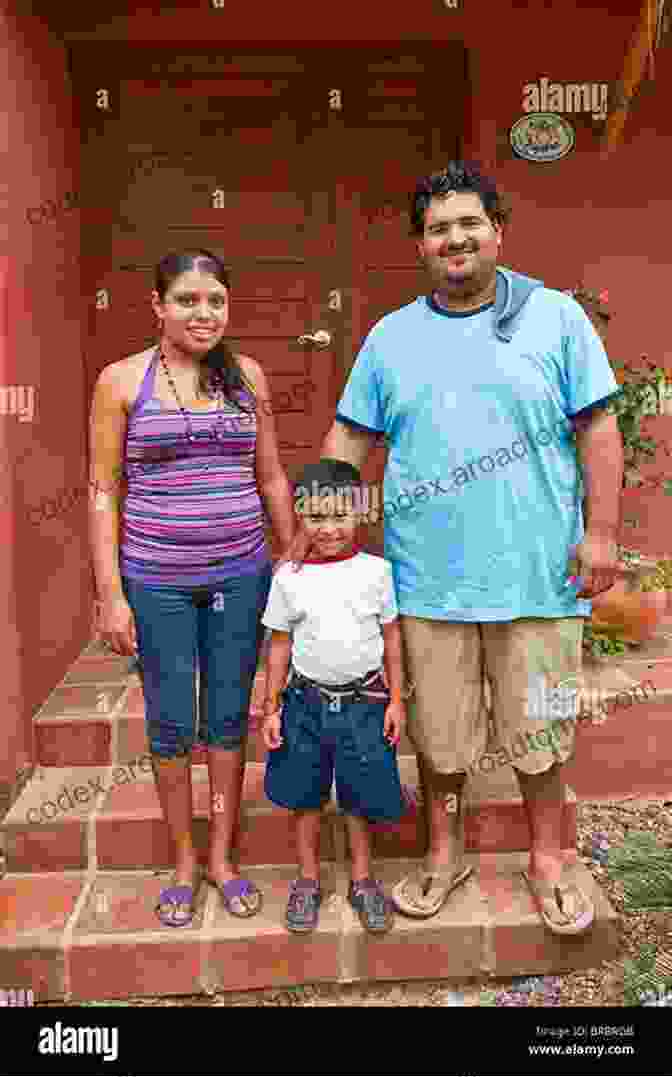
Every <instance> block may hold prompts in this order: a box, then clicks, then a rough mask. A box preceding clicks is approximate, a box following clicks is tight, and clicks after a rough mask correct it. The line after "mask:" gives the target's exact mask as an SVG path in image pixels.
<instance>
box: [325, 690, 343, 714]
mask: <svg viewBox="0 0 672 1077" xmlns="http://www.w3.org/2000/svg"><path fill="white" fill-rule="evenodd" d="M328 695H329V710H330V711H340V709H341V696H340V694H338V695H332V694H331V692H329V693H328Z"/></svg>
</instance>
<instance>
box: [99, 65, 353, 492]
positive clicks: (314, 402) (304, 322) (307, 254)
mask: <svg viewBox="0 0 672 1077" xmlns="http://www.w3.org/2000/svg"><path fill="white" fill-rule="evenodd" d="M299 91H300V86H299V85H298V84H297V83H292V82H291V80H289V79H281V78H259V77H257V78H254V77H243V78H234V77H231V78H224V79H212V80H208V79H200V80H197V81H193V82H192V80H184V79H175V78H174V79H172V80H170V79H165V78H164V79H137V78H128V79H125V80H124V79H121V80H120V82H119V84H118V110H117V115H115V116H111V117H109V122H108V123H107V125H106V131H105V134H104V137H103V138H99V139H98V151H99V153H100V150H101V148H102V149H104V154H105V156H104V159H103V160H101V157H100V156H98V157H97V159H96V167H97V169H98V175H99V177H100V178H99V181H98V189H99V190H101V191H102V190H104V191H105V196H106V197H107V198H108V199H109V200H110V201H111V203H112V205H113V206H114V207H115V210H116V216H115V219H114V220H113V221H110V220H109V219H104V220H103V221H102V222H99V223H98V227H97V228H96V227H95V219H94V233H95V234H96V236H97V237H98V238H99V239H100V240H102V242H103V246H105V244H106V243H107V252H106V255H105V262H106V264H105V263H101V259H100V250H99V249H98V250H97V251H96V252H95V254H94V256H95V257H97V259H98V262H99V273H98V276H97V284H96V289H97V291H98V293H99V296H100V295H101V294H102V291H103V290H104V292H105V295H104V296H102V303H103V304H104V303H105V301H107V302H108V304H109V305H108V306H107V307H106V306H104V305H99V306H98V307H97V308H96V310H95V313H94V316H93V325H92V333H91V340H90V346H89V356H90V362H89V368H90V370H89V372H90V377H91V379H92V380H95V377H96V376H97V374H98V372H99V370H101V369H102V368H103V367H104V366H105V365H107V364H108V363H110V362H113V361H115V360H117V359H119V358H121V357H122V356H124V355H129V354H131V353H133V352H136V351H140V350H142V349H143V348H146V347H148V346H149V345H150V344H151V343H152V342H154V341H155V340H156V322H155V317H154V314H153V311H152V309H151V305H150V293H151V290H152V288H153V286H154V267H155V266H156V264H157V263H158V262H159V261H160V259H161V258H162V257H163V256H165V255H166V254H168V253H169V252H171V251H180V250H182V249H187V248H191V247H204V248H206V249H207V250H212V251H213V252H214V253H215V254H218V255H220V256H221V257H222V258H223V259H224V262H225V263H226V265H227V268H228V269H229V271H230V275H231V321H230V323H229V326H228V328H227V338H228V340H229V341H230V343H231V345H232V347H233V349H234V350H235V351H241V352H243V353H244V354H247V355H251V356H252V357H253V358H254V359H256V360H258V361H259V363H260V364H261V365H262V367H263V369H264V371H265V373H266V375H267V377H268V380H269V383H270V388H271V393H272V397H273V406H274V411H275V415H276V423H277V429H278V436H279V443H280V449H281V453H282V457H283V462H284V464H285V466H286V468H287V470H288V472H289V473H290V475H291V474H293V473H295V472H296V471H297V469H298V468H300V467H301V466H302V464H304V463H305V462H307V461H308V460H312V459H313V458H314V456H315V453H316V452H317V451H318V449H319V443H320V442H321V440H322V438H323V437H324V435H325V433H326V431H327V429H328V427H329V425H330V421H331V419H330V415H331V412H332V411H333V403H334V401H333V399H332V397H333V391H334V388H333V365H334V350H333V348H327V349H326V350H319V349H317V348H315V347H313V346H311V345H310V344H305V343H304V344H300V343H299V342H298V338H299V337H300V336H301V335H303V334H309V333H311V332H312V331H313V330H314V329H316V328H318V327H319V326H320V325H322V324H324V320H325V314H324V311H325V310H326V307H327V299H328V297H327V291H326V282H325V281H323V273H324V263H325V258H326V257H327V256H328V253H329V252H328V249H325V246H324V239H325V224H326V222H327V221H328V219H329V207H328V202H329V193H328V192H327V191H325V190H324V189H323V186H324V185H320V183H319V182H318V183H315V172H316V170H315V168H314V167H309V165H308V162H309V161H310V160H312V159H313V158H314V156H316V157H317V159H318V160H319V157H320V155H319V152H317V151H315V150H314V149H313V146H312V142H313V141H314V140H315V139H316V138H317V137H319V134H320V131H321V130H322V128H321V127H320V124H319V117H318V122H315V117H314V116H313V115H312V113H311V111H310V108H309V106H308V104H307V102H306V100H305V97H302V95H301V93H300V92H299ZM324 111H326V104H325V108H324ZM103 168H105V169H107V170H108V171H107V174H106V175H105V177H104V178H103V176H101V175H100V173H101V171H102V169H103ZM321 186H322V189H321ZM106 230H107V233H106V234H104V233H105V232H106ZM89 249H91V237H89ZM92 253H93V252H92Z"/></svg>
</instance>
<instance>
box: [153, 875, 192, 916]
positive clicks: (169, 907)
mask: <svg viewBox="0 0 672 1077" xmlns="http://www.w3.org/2000/svg"><path fill="white" fill-rule="evenodd" d="M199 887H200V876H199V875H198V873H197V874H196V875H195V876H194V882H193V885H191V886H189V885H188V884H184V885H182V886H167V887H165V888H164V889H163V890H162V891H161V893H160V894H159V900H158V902H157V903H156V906H155V908H154V911H155V913H156V915H157V916H158V918H159V920H160V921H161V923H162V924H163V926H164V927H188V926H189V924H191V922H192V921H193V919H194V911H195V905H196V895H197V894H198V890H199ZM183 906H187V908H186V909H185V908H183Z"/></svg>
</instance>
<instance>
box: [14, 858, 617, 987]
mask: <svg viewBox="0 0 672 1077" xmlns="http://www.w3.org/2000/svg"><path fill="white" fill-rule="evenodd" d="M566 857H567V859H568V860H569V861H571V862H573V863H575V864H576V871H577V873H578V876H579V878H580V881H581V883H582V885H584V886H586V887H587V888H588V889H589V891H590V893H591V894H592V895H593V898H594V900H595V903H596V912H597V918H596V922H595V925H594V927H593V929H592V931H591V932H590V934H589V935H588V936H587V937H584V938H577V939H571V938H557V937H555V936H553V935H551V934H550V933H549V932H548V931H547V930H546V929H545V928H544V927H543V925H542V923H541V921H540V919H539V917H538V915H537V913H536V911H535V908H534V906H533V903H532V899H531V897H530V894H529V892H528V890H527V888H526V886H525V883H524V882H523V880H522V879H521V877H520V875H519V871H520V869H521V868H524V867H525V866H526V859H527V858H526V857H525V855H524V854H520V853H518V854H516V853H513V854H502V853H498V854H494V855H492V854H482V855H471V856H469V861H470V862H471V863H473V865H474V867H475V872H474V874H473V875H472V876H471V877H470V878H469V879H468V880H467V881H466V882H465V884H464V885H463V886H461V887H459V888H458V889H457V890H456V891H455V892H454V894H453V895H452V896H451V897H450V899H449V901H448V902H447V904H446V905H445V906H444V908H443V909H442V910H441V912H439V913H438V914H437V915H436V916H435V917H432V918H431V919H429V920H411V919H408V918H406V917H403V916H397V918H396V922H395V927H394V929H393V930H392V931H391V932H390V933H389V934H388V935H386V936H384V937H382V938H375V937H372V936H370V935H368V934H367V933H366V932H365V931H364V930H363V928H362V926H361V924H360V923H359V920H358V919H357V916H356V915H355V913H354V912H353V910H352V909H351V908H350V906H349V905H348V903H347V901H346V900H345V895H346V893H347V882H348V876H347V871H346V867H345V866H344V865H341V864H337V863H333V862H327V863H323V865H322V885H323V889H324V891H325V901H324V904H323V907H322V910H321V915H320V923H319V927H318V929H317V930H316V931H315V932H314V933H313V934H312V935H310V936H307V937H305V936H295V935H291V934H290V933H288V932H287V931H286V929H285V927H284V914H285V905H286V900H287V888H288V884H289V881H290V880H291V879H292V878H293V877H294V868H293V867H291V866H276V867H255V868H253V869H251V870H250V871H249V875H250V877H251V878H252V879H253V880H254V881H255V882H256V884H257V885H258V886H259V888H260V890H261V891H262V892H263V895H264V904H263V908H262V910H261V912H260V913H259V915H258V916H255V917H252V918H250V919H239V918H235V917H233V916H231V915H230V914H228V913H227V912H226V911H225V909H224V907H223V905H222V902H221V898H220V897H219V895H218V894H217V892H216V891H215V890H214V889H213V888H212V887H210V886H206V885H203V886H202V887H201V889H200V891H199V898H198V908H197V913H196V917H195V920H194V923H193V925H192V926H190V927H188V928H183V929H179V930H177V929H174V928H173V929H171V928H162V927H161V925H160V924H159V923H158V921H157V920H156V917H155V915H154V911H153V910H154V906H155V904H156V902H157V899H158V895H159V891H160V889H161V887H162V886H166V885H169V879H170V876H169V875H164V876H161V875H159V874H157V873H152V872H147V871H144V872H143V871H129V872H103V871H97V872H92V873H90V874H88V875H87V874H84V873H79V872H61V873H50V874H40V875H33V874H29V875H21V874H11V875H7V876H5V877H4V878H3V879H2V880H0V980H1V982H2V983H4V984H11V985H12V987H18V988H21V987H25V988H32V989H33V991H34V992H35V998H36V1000H37V1001H42V1002H43V1001H46V1000H62V999H65V1000H73V1001H82V1002H83V1001H92V1000H103V999H128V998H143V997H152V996H164V997H170V996H178V995H192V994H210V993H212V992H214V991H235V990H246V989H253V988H268V987H286V986H296V985H300V984H310V983H352V982H357V981H398V980H410V979H432V980H434V979H442V978H446V979H458V978H468V977H474V978H478V979H483V978H484V977H485V976H486V975H487V974H491V975H493V976H498V977H505V976H511V975H525V974H544V973H550V972H554V973H560V972H569V971H573V970H576V969H583V968H595V967H596V966H599V965H600V963H601V962H602V961H605V960H613V959H614V958H615V957H616V956H617V955H618V951H619V943H618V930H617V923H618V918H617V915H616V913H615V912H614V910H613V909H612V908H611V906H610V905H609V903H608V901H607V899H606V897H605V895H604V894H603V892H602V891H601V889H600V888H599V887H598V886H596V884H595V883H594V881H593V878H592V876H591V874H590V873H589V872H588V871H587V869H586V868H584V867H583V866H582V865H580V864H578V863H577V862H576V859H575V855H574V854H573V853H571V852H569V851H568V852H567V853H566ZM414 866H415V862H414V861H411V860H397V861H394V860H381V861H377V862H376V864H375V871H376V875H377V877H378V878H381V879H382V880H383V882H384V884H385V885H386V887H387V888H389V887H390V886H391V885H392V884H394V883H395V882H396V881H397V880H398V879H400V878H402V877H403V875H405V874H407V873H408V872H409V871H410V870H412V869H413V867H414ZM36 881H37V882H38V883H40V884H42V885H38V886H36V885H35V882H36Z"/></svg>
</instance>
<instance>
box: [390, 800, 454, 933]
mask: <svg viewBox="0 0 672 1077" xmlns="http://www.w3.org/2000/svg"><path fill="white" fill-rule="evenodd" d="M451 799H453V798H451ZM454 799H455V800H456V801H459V805H458V816H457V857H456V862H455V864H453V865H452V866H451V867H446V866H442V867H439V868H436V867H435V866H434V865H433V864H432V862H431V859H430V858H427V859H426V860H425V863H424V865H423V866H422V867H421V868H420V869H419V870H418V871H417V872H416V873H415V874H414V875H407V876H406V878H404V879H402V880H401V881H400V882H398V883H397V885H396V886H395V887H393V889H392V900H393V902H394V905H395V908H396V909H397V910H398V911H399V912H400V913H403V914H404V915H405V916H412V917H415V918H416V919H418V920H427V919H429V917H430V916H436V914H437V912H439V910H440V909H442V908H443V906H444V905H445V903H446V901H447V900H448V898H449V897H450V895H451V893H452V892H453V890H454V889H455V888H456V887H457V886H459V885H460V884H461V883H463V882H464V881H465V879H468V878H469V876H470V875H471V873H472V871H473V870H474V869H473V867H472V866H465V863H464V846H465V833H464V831H465V820H466V815H467V803H468V797H467V790H466V788H465V789H463V791H462V795H461V796H460V797H454Z"/></svg>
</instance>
